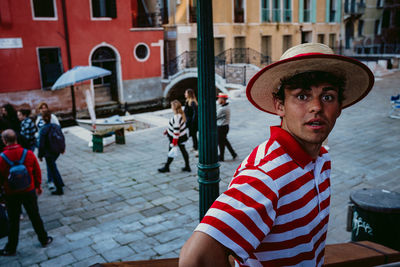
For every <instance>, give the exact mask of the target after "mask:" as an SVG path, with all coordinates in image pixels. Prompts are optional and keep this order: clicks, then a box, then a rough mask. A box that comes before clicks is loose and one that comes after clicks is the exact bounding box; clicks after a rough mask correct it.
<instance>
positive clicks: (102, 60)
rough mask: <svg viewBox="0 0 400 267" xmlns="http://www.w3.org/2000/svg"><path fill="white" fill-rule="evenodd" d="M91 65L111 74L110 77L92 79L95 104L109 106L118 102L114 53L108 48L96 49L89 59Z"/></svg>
mask: <svg viewBox="0 0 400 267" xmlns="http://www.w3.org/2000/svg"><path fill="white" fill-rule="evenodd" d="M91 61H92V65H93V66H97V67H100V68H103V69H106V70H109V71H111V72H112V74H111V75H109V76H105V77H102V78H98V79H94V80H93V85H94V95H95V104H96V106H98V105H103V104H111V103H112V102H118V101H119V99H118V83H117V68H116V63H117V59H116V55H115V52H114V51H113V50H112V49H111V48H109V47H99V48H97V49H96V50H95V51H94V53H93V55H92V58H91Z"/></svg>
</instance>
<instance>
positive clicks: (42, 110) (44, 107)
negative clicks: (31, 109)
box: [39, 105, 49, 114]
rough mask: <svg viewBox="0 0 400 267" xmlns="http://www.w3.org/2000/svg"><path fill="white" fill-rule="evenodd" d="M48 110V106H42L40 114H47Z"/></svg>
mask: <svg viewBox="0 0 400 267" xmlns="http://www.w3.org/2000/svg"><path fill="white" fill-rule="evenodd" d="M47 110H49V109H48V108H47V106H46V105H42V106H41V107H40V108H39V112H40V113H42V114H43V113H44V112H46V111H47Z"/></svg>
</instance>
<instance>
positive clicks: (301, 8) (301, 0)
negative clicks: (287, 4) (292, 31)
mask: <svg viewBox="0 0 400 267" xmlns="http://www.w3.org/2000/svg"><path fill="white" fill-rule="evenodd" d="M299 22H300V23H303V22H304V0H299Z"/></svg>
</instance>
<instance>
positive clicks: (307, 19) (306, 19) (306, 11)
mask: <svg viewBox="0 0 400 267" xmlns="http://www.w3.org/2000/svg"><path fill="white" fill-rule="evenodd" d="M303 22H311V10H310V9H304V12H303Z"/></svg>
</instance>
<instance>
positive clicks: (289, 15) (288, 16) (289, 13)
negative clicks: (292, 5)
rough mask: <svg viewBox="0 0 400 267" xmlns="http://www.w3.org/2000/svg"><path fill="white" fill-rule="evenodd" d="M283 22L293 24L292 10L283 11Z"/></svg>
mask: <svg viewBox="0 0 400 267" xmlns="http://www.w3.org/2000/svg"><path fill="white" fill-rule="evenodd" d="M283 22H292V10H291V9H284V10H283Z"/></svg>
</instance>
